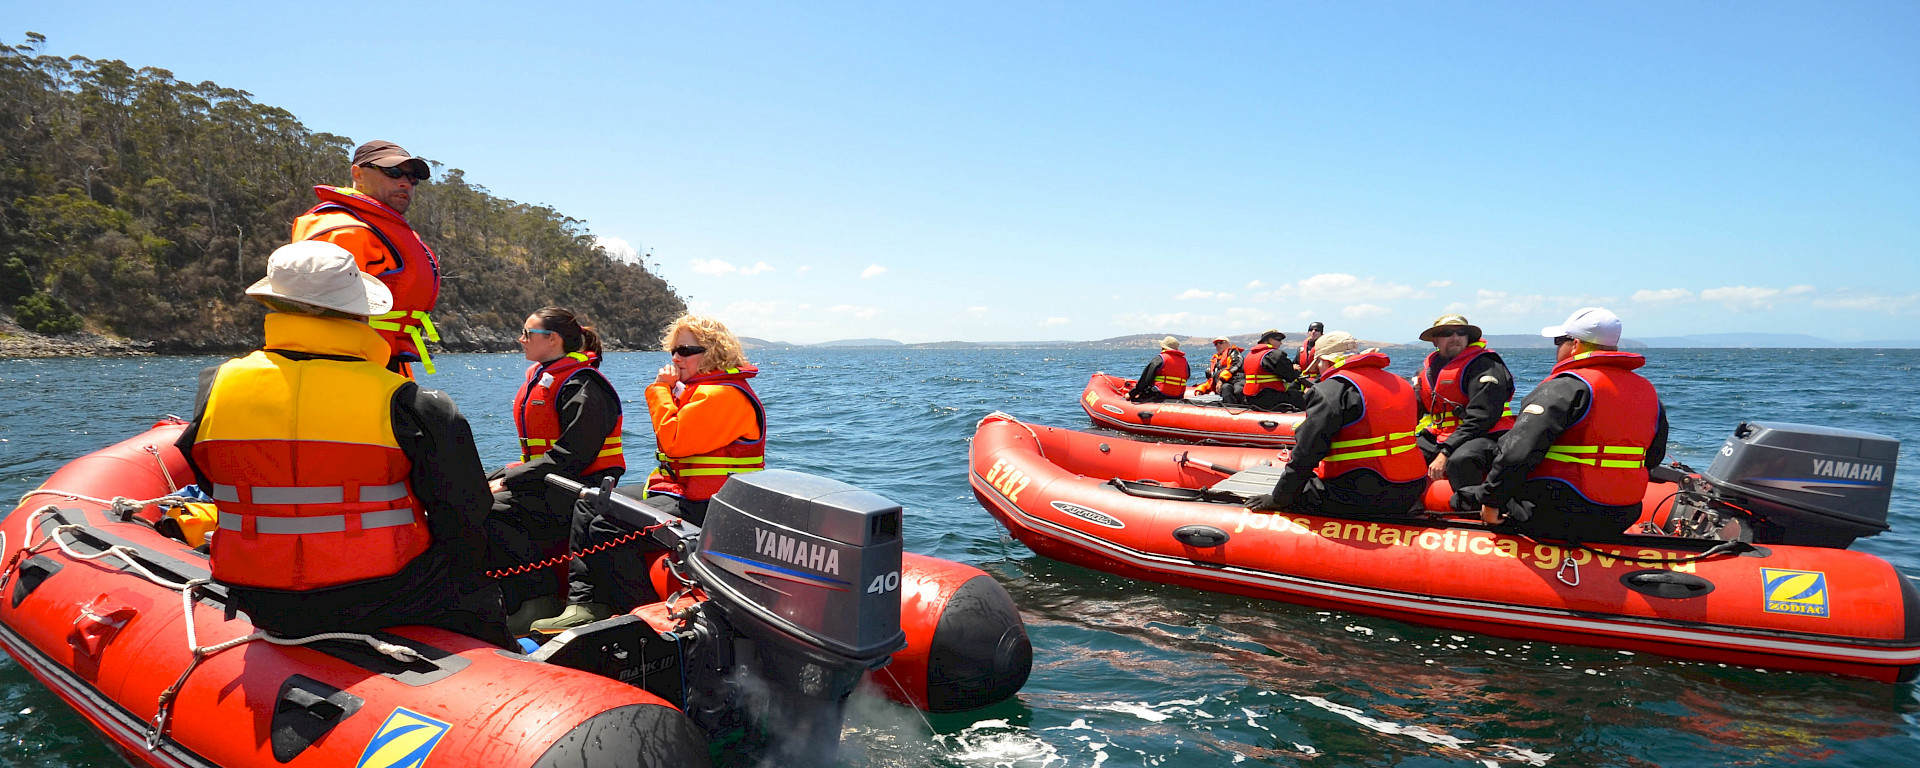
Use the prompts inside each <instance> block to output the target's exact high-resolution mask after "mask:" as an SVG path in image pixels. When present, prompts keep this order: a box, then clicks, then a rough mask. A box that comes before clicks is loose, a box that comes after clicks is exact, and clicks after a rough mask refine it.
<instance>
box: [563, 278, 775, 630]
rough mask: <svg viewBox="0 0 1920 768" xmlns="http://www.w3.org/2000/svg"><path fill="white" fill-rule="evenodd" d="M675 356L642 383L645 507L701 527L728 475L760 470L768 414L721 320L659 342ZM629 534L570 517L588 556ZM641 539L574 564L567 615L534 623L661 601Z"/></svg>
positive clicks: (679, 325) (701, 320)
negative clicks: (648, 465) (654, 462)
mask: <svg viewBox="0 0 1920 768" xmlns="http://www.w3.org/2000/svg"><path fill="white" fill-rule="evenodd" d="M660 344H661V347H662V348H664V349H665V350H666V351H668V352H669V353H671V354H672V356H673V357H672V360H671V361H670V362H669V363H668V364H667V365H665V366H663V367H661V369H660V372H659V374H658V375H657V376H655V377H654V380H653V383H652V384H651V385H649V386H648V387H647V393H646V397H647V413H648V415H649V416H651V417H652V419H653V434H654V440H655V441H656V442H657V443H658V445H659V456H660V466H659V467H658V468H656V469H655V470H654V471H653V474H651V475H649V476H648V477H647V490H646V493H645V498H644V503H646V504H649V505H651V506H653V507H654V508H655V509H659V510H661V511H663V512H666V513H668V514H671V515H675V516H677V517H680V518H682V519H684V520H686V521H688V522H690V523H693V524H695V525H699V524H700V523H702V522H704V521H705V520H706V517H707V500H708V499H710V498H712V497H713V494H714V493H715V492H717V491H719V490H720V486H721V485H723V484H725V483H726V481H727V477H728V476H730V475H736V474H741V473H745V472H758V471H760V470H761V469H764V468H765V467H766V459H765V453H764V451H765V448H766V435H767V412H766V409H765V408H764V407H762V406H761V404H760V396H759V395H757V394H755V393H754V391H753V387H752V385H750V384H748V383H747V380H748V379H751V378H753V377H754V376H755V375H756V374H758V373H759V372H760V369H758V368H755V367H753V366H752V365H751V364H749V363H748V362H747V361H746V358H745V357H744V356H743V355H742V354H741V352H740V339H739V338H738V337H736V336H734V335H733V332H732V331H729V330H727V326H726V325H724V324H722V323H721V322H720V321H719V320H716V319H714V318H711V317H703V316H700V315H693V314H686V315H681V316H680V317H678V318H675V319H674V321H673V324H672V325H670V326H668V328H667V332H666V334H665V335H664V336H663V337H662V338H661V340H660ZM633 532H634V529H633V528H632V527H631V526H628V525H626V524H625V523H623V522H621V521H619V520H616V519H613V518H608V517H600V516H597V515H594V514H593V512H592V510H591V508H586V507H583V508H581V510H580V511H579V512H578V513H576V514H575V516H574V528H573V540H572V542H571V543H572V546H573V548H574V550H575V551H587V550H589V549H593V548H594V547H596V546H597V545H600V544H604V543H607V542H611V541H615V540H617V539H620V538H623V537H626V536H629V535H631V534H632V533H633ZM650 549H652V548H651V547H650V546H648V545H647V544H645V543H644V541H642V542H635V543H632V544H623V545H620V546H613V547H610V548H605V549H602V550H600V551H597V552H594V553H593V554H588V555H583V556H582V557H580V558H579V559H577V560H574V561H573V566H572V576H573V585H572V587H571V588H570V589H569V590H568V594H567V602H568V603H569V605H568V606H567V609H566V611H565V612H564V613H562V614H561V615H559V616H557V617H555V618H553V619H549V620H546V621H538V622H534V624H533V629H534V630H535V631H538V632H543V633H551V632H560V631H564V630H566V629H568V628H571V627H575V626H579V625H581V624H585V623H587V622H590V621H598V620H600V619H604V618H606V617H607V616H610V615H612V614H613V613H615V612H625V611H629V610H632V609H633V608H634V607H635V606H637V605H642V604H645V603H649V602H653V601H655V600H658V599H660V596H659V595H657V594H655V592H654V588H653V582H652V579H651V578H650V577H649V576H648V573H647V571H648V566H649V564H650V562H649V560H648V558H647V557H646V556H645V555H646V553H647V552H648V551H649V550H650Z"/></svg>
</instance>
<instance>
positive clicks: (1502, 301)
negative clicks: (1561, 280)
mask: <svg viewBox="0 0 1920 768" xmlns="http://www.w3.org/2000/svg"><path fill="white" fill-rule="evenodd" d="M1546 303H1547V297H1545V296H1541V295H1539V294H1529V295H1524V296H1515V295H1513V294H1510V293H1507V292H1506V291H1489V290H1487V289H1485V288H1482V289H1480V290H1479V291H1477V292H1475V293H1474V299H1473V309H1474V310H1475V311H1486V312H1495V313H1499V314H1508V315H1524V314H1527V313H1529V312H1536V311H1539V310H1540V309H1541V308H1542V307H1544V306H1546Z"/></svg>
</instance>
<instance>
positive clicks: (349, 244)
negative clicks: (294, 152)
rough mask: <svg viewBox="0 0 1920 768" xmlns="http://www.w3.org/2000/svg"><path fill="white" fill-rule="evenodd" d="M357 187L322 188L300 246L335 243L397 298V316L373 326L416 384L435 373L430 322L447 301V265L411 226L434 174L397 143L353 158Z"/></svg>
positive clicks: (395, 366)
mask: <svg viewBox="0 0 1920 768" xmlns="http://www.w3.org/2000/svg"><path fill="white" fill-rule="evenodd" d="M347 170H348V173H349V175H350V176H351V178H352V180H353V185H352V186H348V187H334V186H328V185H325V184H320V185H316V186H315V187H314V188H313V194H314V196H315V197H317V198H319V199H320V203H319V204H318V205H315V206H314V207H312V208H310V209H308V210H307V212H306V213H303V214H301V215H300V216H299V217H297V218H295V219H294V220H293V238H292V239H293V241H294V242H299V241H301V240H319V241H322V242H328V243H333V244H334V245H338V246H340V247H342V248H345V249H347V252H349V253H352V254H353V257H354V259H355V260H356V261H358V262H359V264H360V269H361V270H362V271H365V272H366V273H367V274H369V275H373V276H374V277H376V278H379V279H380V282H382V283H384V284H386V286H387V289H388V290H389V291H391V292H392V293H393V308H392V310H390V311H387V312H382V313H380V314H379V315H377V316H375V317H373V318H371V319H370V320H369V323H370V324H371V325H372V326H373V328H374V330H377V331H379V332H380V336H381V337H382V338H384V339H386V340H387V346H388V348H389V349H391V350H392V352H393V354H392V356H391V358H390V359H389V360H388V362H387V368H388V369H389V370H392V371H395V372H397V373H400V374H402V375H404V376H406V377H407V378H413V369H412V367H411V366H410V365H409V364H410V363H413V362H419V363H420V365H421V367H422V368H423V369H425V370H426V372H427V373H433V357H432V356H431V355H429V354H428V353H427V342H428V341H439V340H440V333H439V332H438V331H436V330H434V327H433V320H432V319H431V318H430V317H429V316H428V313H429V312H432V311H433V308H434V305H435V304H436V303H438V302H439V300H440V257H439V256H436V255H435V254H434V252H433V249H432V248H429V247H427V243H426V241H425V240H422V239H421V238H420V235H419V234H418V233H416V232H414V231H413V227H412V225H410V224H408V223H407V208H408V207H409V206H410V205H411V203H412V201H413V192H414V188H415V187H418V186H419V185H421V184H425V183H426V182H427V179H428V178H429V176H430V175H431V173H432V168H430V167H429V166H428V165H427V161H425V160H422V159H420V158H417V157H414V156H413V155H410V154H407V151H406V150H405V149H402V148H400V145H398V144H395V143H393V142H391V141H379V140H375V141H369V142H367V143H365V144H361V145H360V146H359V147H358V148H356V149H354V150H353V162H352V163H351V164H350V165H348V166H347Z"/></svg>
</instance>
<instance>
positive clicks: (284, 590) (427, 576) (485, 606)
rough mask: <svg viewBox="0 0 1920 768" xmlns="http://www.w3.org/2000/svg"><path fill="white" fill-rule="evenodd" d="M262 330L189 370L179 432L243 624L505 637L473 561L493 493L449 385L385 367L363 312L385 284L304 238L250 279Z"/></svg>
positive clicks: (288, 632) (217, 560)
mask: <svg viewBox="0 0 1920 768" xmlns="http://www.w3.org/2000/svg"><path fill="white" fill-rule="evenodd" d="M247 295H249V296H252V297H254V299H256V300H258V301H259V302H260V303H262V304H265V305H266V306H267V308H268V309H269V310H271V311H270V312H268V313H267V317H266V343H265V344H263V345H262V347H261V349H260V350H258V351H256V352H254V353H253V354H250V355H247V356H246V357H242V358H239V359H236V360H229V361H227V362H226V363H224V364H222V365H220V366H218V367H214V368H208V369H207V370H206V371H205V372H204V373H202V374H201V375H200V382H201V383H200V390H199V395H198V398H197V402H196V404H195V407H194V417H193V421H192V422H191V423H190V424H188V425H187V428H186V431H185V432H183V433H182V434H181V435H180V439H179V440H178V442H177V443H176V445H177V446H178V447H179V448H180V451H181V453H183V454H185V455H186V456H187V460H188V464H189V465H190V466H191V467H192V468H193V473H194V476H195V478H196V481H197V482H198V483H199V484H200V487H201V488H203V489H205V490H207V491H208V492H210V493H211V494H212V496H213V498H214V500H215V501H216V502H217V503H218V505H219V508H220V527H219V529H218V530H217V531H215V532H214V533H213V538H212V542H211V543H212V549H211V553H210V558H211V564H212V569H213V578H214V580H215V581H218V582H220V583H222V584H224V585H226V587H227V589H228V593H229V594H230V595H232V597H233V600H234V603H235V605H236V606H237V607H238V608H239V609H240V610H243V611H246V613H247V616H248V617H249V618H250V619H251V620H252V622H253V625H254V626H256V627H259V628H260V629H263V630H265V631H267V632H270V633H273V634H275V635H280V636H283V637H303V636H307V635H313V634H318V633H322V632H333V631H340V632H362V633H365V632H373V631H376V630H381V629H385V628H387V627H393V626H399V625H404V624H426V625H430V626H437V627H442V628H445V629H450V630H453V631H455V632H461V633H464V634H468V635H471V636H474V637H477V638H480V639H483V640H487V641H490V642H493V643H496V644H499V645H501V646H502V647H509V648H510V647H512V645H511V642H512V641H511V638H509V637H508V636H507V627H506V615H505V612H504V610H503V609H502V607H501V605H500V588H499V586H498V585H497V584H495V583H494V582H493V581H492V580H490V579H487V578H485V577H484V576H483V575H482V574H481V568H482V566H483V563H484V559H483V558H484V556H485V553H486V550H487V545H486V541H485V536H484V534H483V533H482V531H483V529H482V527H481V525H482V522H483V521H484V520H485V518H486V516H487V512H488V510H489V508H490V507H491V505H492V501H493V499H492V496H491V495H489V494H488V493H487V480H486V473H485V471H484V470H483V469H481V466H480V455H479V453H478V452H476V451H475V449H474V444H473V431H472V429H470V428H469V427H468V426H467V422H466V419H464V418H461V416H460V410H459V409H458V408H456V407H454V405H453V401H452V400H449V399H448V398H447V396H446V395H445V394H443V393H440V392H435V391H431V390H424V389H421V388H420V387H419V386H417V385H415V384H414V383H413V382H411V381H409V380H407V379H406V378H405V377H403V376H400V375H399V374H396V373H393V372H392V371H389V370H387V368H386V363H387V356H388V354H389V350H388V346H387V342H386V340H385V339H382V338H381V337H380V335H379V334H378V333H376V332H374V329H373V328H371V327H369V326H368V325H367V318H368V316H377V315H379V314H380V313H382V312H386V311H388V309H389V308H390V307H391V306H392V303H393V297H392V295H391V294H390V293H389V292H388V290H387V287H386V286H385V285H384V284H382V283H381V282H380V281H379V280H376V279H374V278H373V277H371V276H369V275H367V274H366V273H364V272H362V271H361V270H360V267H359V265H358V264H357V263H356V261H355V259H354V256H353V254H351V253H348V252H347V251H346V249H343V248H341V247H340V246H337V245H334V244H332V243H327V242H320V241H315V240H302V241H299V242H295V243H292V244H289V245H285V246H281V247H280V249H278V250H276V251H274V252H273V255H272V256H271V257H270V258H268V259H267V276H266V277H265V278H263V279H261V280H260V281H259V282H257V283H254V284H253V285H252V286H251V287H249V288H248V289H247Z"/></svg>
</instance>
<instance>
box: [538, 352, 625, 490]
mask: <svg viewBox="0 0 1920 768" xmlns="http://www.w3.org/2000/svg"><path fill="white" fill-rule="evenodd" d="M593 360H594V356H593V355H592V354H591V353H586V352H568V353H567V354H566V355H564V356H562V357H560V358H559V359H557V360H553V361H550V362H546V363H534V364H532V365H529V366H527V380H526V382H525V383H523V384H521V385H520V391H519V392H517V393H515V394H514V397H513V424H514V429H515V431H517V432H519V434H520V460H521V461H533V460H534V458H535V457H538V456H541V455H544V454H545V453H546V452H547V451H550V450H552V449H553V446H554V445H555V444H557V443H558V442H559V441H560V429H561V424H560V404H559V403H558V402H557V401H555V398H557V397H559V395H560V389H561V388H562V387H564V386H566V384H567V382H569V381H572V380H573V377H575V376H583V375H585V376H598V377H599V378H600V383H601V384H602V385H603V386H605V387H606V388H607V391H608V392H609V393H610V394H611V395H612V398H613V406H614V414H615V418H614V424H613V429H612V431H611V432H610V433H609V434H607V436H605V437H603V438H601V442H600V450H599V452H598V453H595V454H594V458H593V460H592V461H590V462H588V463H587V466H586V467H584V468H582V469H581V471H580V474H581V475H583V476H584V475H590V474H593V473H595V472H601V471H606V470H610V469H615V468H618V469H621V470H625V469H626V467H627V461H626V451H625V449H624V448H623V447H622V444H621V440H620V437H621V433H622V431H623V430H624V429H625V425H626V417H625V416H624V415H621V413H620V395H619V393H617V392H614V390H613V382H610V381H607V378H606V376H605V375H602V374H601V373H600V372H599V371H598V369H596V368H594V367H593Z"/></svg>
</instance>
